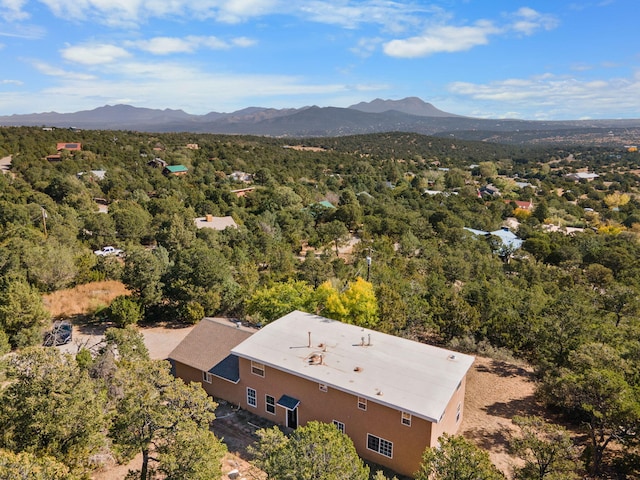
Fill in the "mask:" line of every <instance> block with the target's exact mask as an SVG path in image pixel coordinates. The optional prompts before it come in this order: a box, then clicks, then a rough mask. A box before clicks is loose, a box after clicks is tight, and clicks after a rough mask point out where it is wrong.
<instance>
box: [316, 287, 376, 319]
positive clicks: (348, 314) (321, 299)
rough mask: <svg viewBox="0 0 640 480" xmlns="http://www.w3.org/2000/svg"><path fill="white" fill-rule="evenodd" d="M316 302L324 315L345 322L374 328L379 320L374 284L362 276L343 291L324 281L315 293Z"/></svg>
mask: <svg viewBox="0 0 640 480" xmlns="http://www.w3.org/2000/svg"><path fill="white" fill-rule="evenodd" d="M314 304H316V305H318V308H320V309H321V311H322V314H323V315H324V316H326V317H328V318H332V319H334V320H339V321H341V322H344V323H351V324H354V325H359V326H361V327H367V328H374V327H375V326H376V325H377V323H378V321H379V317H378V303H377V301H376V296H375V293H374V291H373V285H372V284H371V283H369V282H367V281H366V280H363V279H362V278H360V277H358V278H357V279H356V281H355V282H349V283H348V284H347V285H346V288H344V289H343V290H342V291H339V290H338V289H336V288H335V287H334V286H333V285H332V284H331V282H329V281H327V282H324V283H323V284H322V285H320V286H319V287H318V288H317V289H316V291H315V293H314Z"/></svg>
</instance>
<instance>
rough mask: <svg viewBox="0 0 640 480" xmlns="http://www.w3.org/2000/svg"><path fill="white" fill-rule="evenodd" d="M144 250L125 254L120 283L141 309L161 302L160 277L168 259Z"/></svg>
mask: <svg viewBox="0 0 640 480" xmlns="http://www.w3.org/2000/svg"><path fill="white" fill-rule="evenodd" d="M157 250H160V249H156V250H154V251H153V252H151V251H149V250H144V249H141V248H139V249H135V250H133V251H132V252H130V253H128V254H127V257H126V260H125V265H124V272H123V274H122V281H123V282H124V284H125V285H126V286H127V288H128V289H129V290H131V292H132V295H133V296H134V298H137V299H139V300H140V303H141V304H142V306H143V307H149V306H153V305H156V304H158V303H160V301H161V300H162V289H163V286H164V285H163V284H162V282H161V278H162V275H163V274H164V272H165V270H166V269H167V263H168V259H167V260H164V259H163V258H162V255H161V254H159V253H156V252H157Z"/></svg>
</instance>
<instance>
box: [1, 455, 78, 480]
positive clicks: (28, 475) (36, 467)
mask: <svg viewBox="0 0 640 480" xmlns="http://www.w3.org/2000/svg"><path fill="white" fill-rule="evenodd" d="M0 478H2V479H3V480H78V479H79V478H80V477H78V476H76V475H73V474H71V473H70V472H69V469H68V468H67V467H66V466H65V465H64V464H62V463H60V462H59V461H57V460H56V459H55V458H53V457H47V456H42V455H37V454H33V453H29V452H20V453H14V452H11V451H9V450H2V449H0Z"/></svg>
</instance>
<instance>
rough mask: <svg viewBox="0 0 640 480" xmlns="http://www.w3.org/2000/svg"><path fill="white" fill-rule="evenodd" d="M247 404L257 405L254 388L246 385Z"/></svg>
mask: <svg viewBox="0 0 640 480" xmlns="http://www.w3.org/2000/svg"><path fill="white" fill-rule="evenodd" d="M247 405H249V406H250V407H257V406H258V396H257V394H256V391H255V389H253V388H251V387H247Z"/></svg>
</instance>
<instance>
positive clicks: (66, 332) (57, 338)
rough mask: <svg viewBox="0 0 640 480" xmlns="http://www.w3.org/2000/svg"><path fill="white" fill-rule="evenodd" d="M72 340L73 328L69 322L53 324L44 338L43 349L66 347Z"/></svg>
mask: <svg viewBox="0 0 640 480" xmlns="http://www.w3.org/2000/svg"><path fill="white" fill-rule="evenodd" d="M71 340H73V327H72V326H71V324H70V323H69V322H65V321H62V322H55V323H54V324H53V328H52V329H51V331H50V332H47V333H46V335H45V336H44V343H43V345H44V346H45V347H55V346H57V345H66V344H67V343H69V342H70V341H71Z"/></svg>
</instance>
